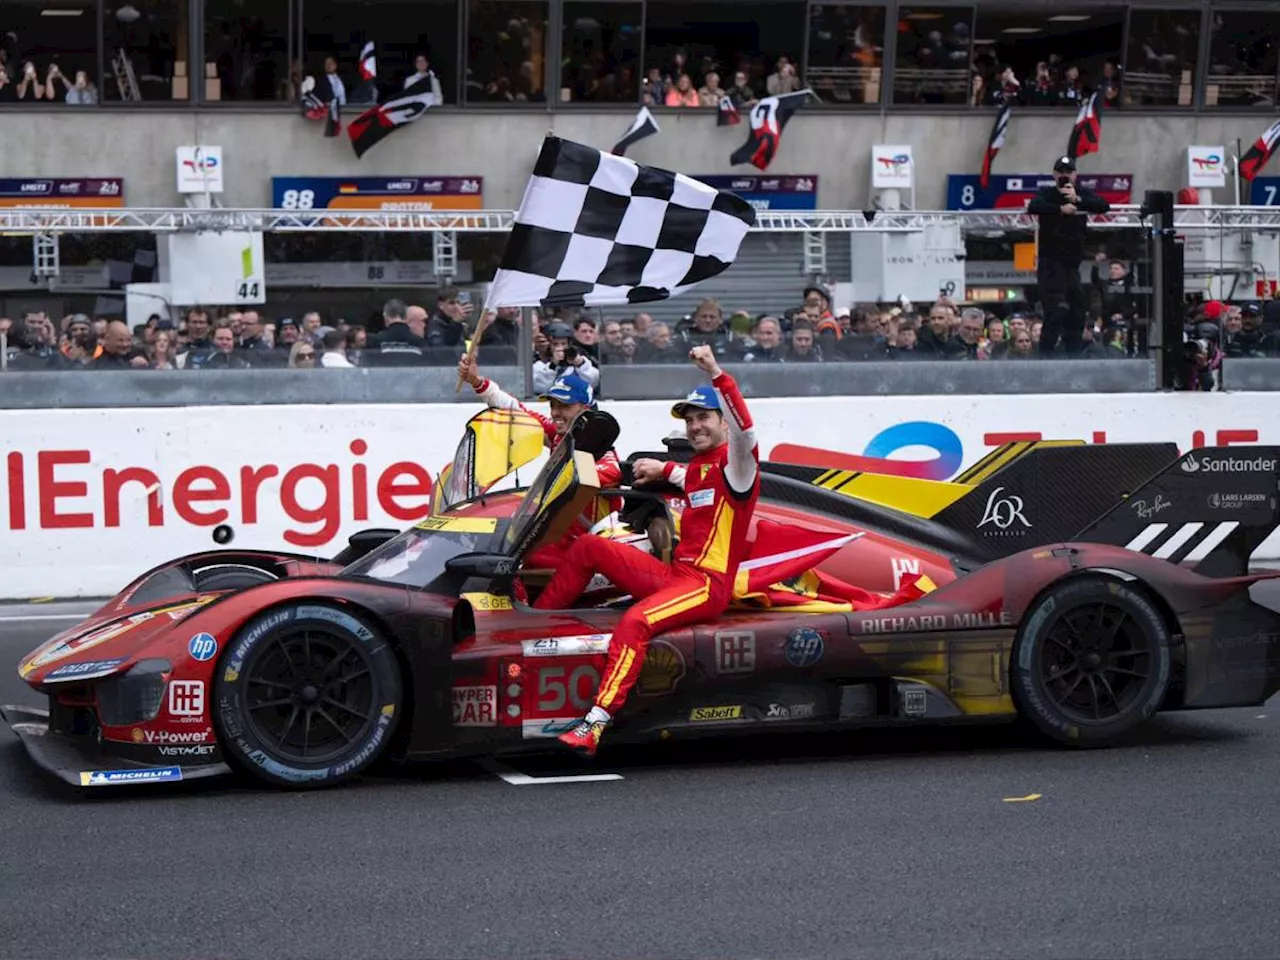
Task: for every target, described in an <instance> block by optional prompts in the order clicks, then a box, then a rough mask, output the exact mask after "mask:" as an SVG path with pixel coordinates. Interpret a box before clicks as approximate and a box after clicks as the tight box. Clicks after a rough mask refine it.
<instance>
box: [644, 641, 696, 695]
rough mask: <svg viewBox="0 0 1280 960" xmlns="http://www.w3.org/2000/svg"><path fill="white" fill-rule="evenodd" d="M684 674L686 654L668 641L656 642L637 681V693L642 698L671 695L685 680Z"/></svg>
mask: <svg viewBox="0 0 1280 960" xmlns="http://www.w3.org/2000/svg"><path fill="white" fill-rule="evenodd" d="M684 672H685V663H684V654H682V653H681V652H680V651H679V650H677V649H676V648H675V646H673V645H672V644H671V643H669V642H668V641H666V640H654V641H653V642H652V643H650V644H649V652H648V654H647V655H646V656H645V658H644V667H643V668H642V669H641V671H640V679H639V680H637V681H636V692H637V693H639V694H640V696H642V697H656V696H658V695H660V694H664V693H670V692H671V691H672V690H674V689H675V688H676V685H677V684H678V683H679V682H680V681H681V680H682V679H683V678H684Z"/></svg>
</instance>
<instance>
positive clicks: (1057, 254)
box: [1027, 157, 1111, 356]
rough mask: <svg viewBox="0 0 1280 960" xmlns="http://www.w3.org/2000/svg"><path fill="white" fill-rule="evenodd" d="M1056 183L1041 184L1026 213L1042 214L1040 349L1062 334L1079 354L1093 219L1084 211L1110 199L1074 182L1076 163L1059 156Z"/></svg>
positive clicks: (1053, 345)
mask: <svg viewBox="0 0 1280 960" xmlns="http://www.w3.org/2000/svg"><path fill="white" fill-rule="evenodd" d="M1053 174H1054V180H1055V183H1054V185H1052V186H1047V187H1041V188H1040V189H1039V190H1038V191H1037V192H1036V195H1035V196H1034V197H1032V198H1031V202H1030V203H1029V204H1027V213H1029V214H1031V215H1032V216H1035V217H1039V220H1040V226H1039V240H1038V252H1037V253H1038V255H1037V263H1036V284H1037V286H1039V288H1040V303H1041V306H1042V308H1043V310H1044V329H1043V330H1042V331H1041V334H1040V354H1041V356H1046V355H1048V354H1051V353H1054V352H1055V351H1056V350H1057V346H1058V340H1059V339H1061V340H1062V343H1063V348H1064V350H1065V352H1066V353H1067V355H1068V356H1075V355H1077V354H1079V353H1080V350H1081V339H1082V335H1083V331H1084V323H1085V309H1086V303H1085V294H1084V290H1083V288H1082V287H1081V284H1080V263H1081V261H1082V260H1084V238H1085V232H1086V230H1087V229H1088V226H1089V221H1088V218H1087V217H1086V216H1085V214H1089V213H1106V212H1107V211H1108V210H1110V209H1111V204H1109V203H1107V201H1106V200H1104V199H1102V197H1100V196H1098V195H1097V194H1096V193H1094V192H1093V191H1092V190H1086V189H1084V188H1083V187H1081V186H1079V185H1078V184H1077V183H1076V162H1075V161H1074V160H1072V159H1071V158H1070V157H1059V158H1058V161H1057V162H1056V163H1055V164H1054V165H1053Z"/></svg>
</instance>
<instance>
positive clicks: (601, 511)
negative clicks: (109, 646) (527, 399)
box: [475, 378, 640, 569]
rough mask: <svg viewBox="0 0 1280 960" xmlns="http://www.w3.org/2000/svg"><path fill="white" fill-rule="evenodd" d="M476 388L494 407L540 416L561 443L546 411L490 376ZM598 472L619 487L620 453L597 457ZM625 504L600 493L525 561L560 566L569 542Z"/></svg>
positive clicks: (550, 440) (550, 438)
mask: <svg viewBox="0 0 1280 960" xmlns="http://www.w3.org/2000/svg"><path fill="white" fill-rule="evenodd" d="M475 391H476V395H477V396H479V397H480V399H481V400H483V401H484V402H485V403H486V404H488V406H489V407H490V408H491V409H494V410H521V411H523V412H525V413H527V414H528V415H529V416H531V417H533V419H535V420H537V421H538V423H540V424H542V431H543V433H545V434H546V436H547V439H546V444H547V446H548V447H549V448H550V449H552V450H554V449H555V448H556V446H557V445H558V444H559V443H560V440H561V437H560V434H558V433H557V432H556V425H555V422H554V421H553V420H552V419H551V418H550V417H548V416H547V415H546V414H545V413H539V412H538V411H537V410H530V409H529V408H528V407H526V406H525V405H524V404H523V403H521V402H520V401H519V400H517V399H516V398H515V397H513V396H511V394H509V393H507V392H506V391H505V390H503V389H502V388H501V387H500V386H498V385H497V384H496V383H494V382H493V381H492V380H489V379H487V378H486V379H485V380H484V381H483V382H482V383H481V384H480V386H478V387H476V388H475ZM596 474H597V475H598V476H599V478H600V486H601V487H613V488H615V489H616V488H617V487H618V486H620V485H621V483H622V466H621V465H620V464H619V463H618V455H617V454H616V453H614V452H613V451H612V450H609V451H607V452H606V453H604V454H603V455H601V456H598V457H596ZM621 508H622V498H621V497H597V498H596V499H595V500H593V501H592V503H591V506H590V507H589V508H588V512H587V513H584V514H582V515H581V516H580V517H579V518H578V519H577V521H575V522H574V524H573V526H572V527H570V528H569V531H568V532H567V533H566V534H565V535H564V536H563V537H561V538H560V539H559V540H557V541H556V542H555V543H549V544H547V545H546V546H544V547H541V548H539V549H537V550H535V551H533V553H531V554H529V556H527V557H525V559H524V565H525V566H526V567H528V568H529V569H554V568H556V567H558V566H560V565H561V564H563V563H564V561H565V559H566V557H567V555H568V550H569V545H570V544H571V543H572V542H573V541H574V540H576V539H577V538H578V537H580V536H582V535H583V534H586V533H589V532H590V530H591V528H592V527H593V526H594V525H595V524H596V523H598V522H599V521H601V520H603V519H604V518H605V517H607V516H609V515H610V514H611V513H613V512H614V511H616V510H620V509H621ZM592 539H594V538H592ZM632 551H633V552H636V553H639V552H640V551H638V550H636V549H635V548H634V547H632Z"/></svg>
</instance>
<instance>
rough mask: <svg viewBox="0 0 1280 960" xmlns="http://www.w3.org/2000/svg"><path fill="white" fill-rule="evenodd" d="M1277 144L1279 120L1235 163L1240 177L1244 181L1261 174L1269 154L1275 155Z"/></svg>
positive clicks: (1279, 140)
mask: <svg viewBox="0 0 1280 960" xmlns="http://www.w3.org/2000/svg"><path fill="white" fill-rule="evenodd" d="M1277 143H1280V120H1277V121H1276V122H1275V123H1273V124H1272V125H1271V126H1269V127H1267V131H1266V133H1264V134H1263V135H1262V136H1260V137H1259V138H1258V139H1257V140H1256V141H1255V142H1254V144H1253V146H1252V147H1250V148H1249V149H1248V150H1246V151H1245V154H1244V156H1242V157H1241V158H1240V160H1239V161H1238V162H1237V163H1236V169H1237V170H1239V171H1240V176H1242V177H1243V178H1244V179H1246V180H1252V179H1253V178H1254V177H1256V176H1257V175H1258V174H1259V173H1261V172H1262V168H1263V167H1265V166H1266V165H1267V161H1268V160H1270V159H1271V154H1273V153H1275V150H1276V144H1277Z"/></svg>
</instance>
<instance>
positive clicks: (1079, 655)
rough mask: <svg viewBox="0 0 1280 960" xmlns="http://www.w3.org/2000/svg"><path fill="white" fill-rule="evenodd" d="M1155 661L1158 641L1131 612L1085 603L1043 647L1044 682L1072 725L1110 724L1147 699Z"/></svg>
mask: <svg viewBox="0 0 1280 960" xmlns="http://www.w3.org/2000/svg"><path fill="white" fill-rule="evenodd" d="M1154 656H1155V646H1154V642H1153V640H1152V638H1151V637H1150V636H1148V634H1147V631H1146V630H1144V629H1143V626H1142V624H1141V623H1139V622H1138V620H1136V619H1135V618H1134V616H1133V615H1132V614H1131V613H1129V611H1128V610H1126V609H1125V608H1123V607H1121V606H1118V605H1115V604H1108V603H1089V604H1082V605H1080V606H1076V607H1072V608H1070V609H1068V610H1065V611H1063V612H1062V613H1061V614H1059V615H1058V617H1057V619H1056V620H1054V621H1053V623H1052V624H1050V626H1049V629H1048V632H1047V633H1046V634H1045V639H1044V643H1042V644H1041V646H1040V657H1039V660H1040V664H1039V665H1040V683H1041V686H1042V687H1043V688H1044V692H1045V695H1046V696H1047V697H1048V698H1049V700H1050V701H1052V703H1053V705H1054V706H1055V707H1056V708H1057V709H1058V710H1059V711H1061V712H1062V714H1063V716H1064V717H1066V718H1067V719H1068V720H1070V721H1071V722H1072V723H1075V724H1079V725H1097V724H1104V723H1107V722H1109V721H1113V720H1115V719H1116V718H1117V717H1120V716H1123V715H1124V714H1125V713H1126V712H1128V710H1129V709H1130V708H1132V706H1133V705H1134V703H1136V702H1137V701H1139V700H1141V699H1142V696H1143V689H1144V687H1146V685H1147V682H1148V680H1149V679H1150V677H1151V673H1152V671H1153V669H1154V666H1155V664H1154V662H1153V661H1154Z"/></svg>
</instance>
